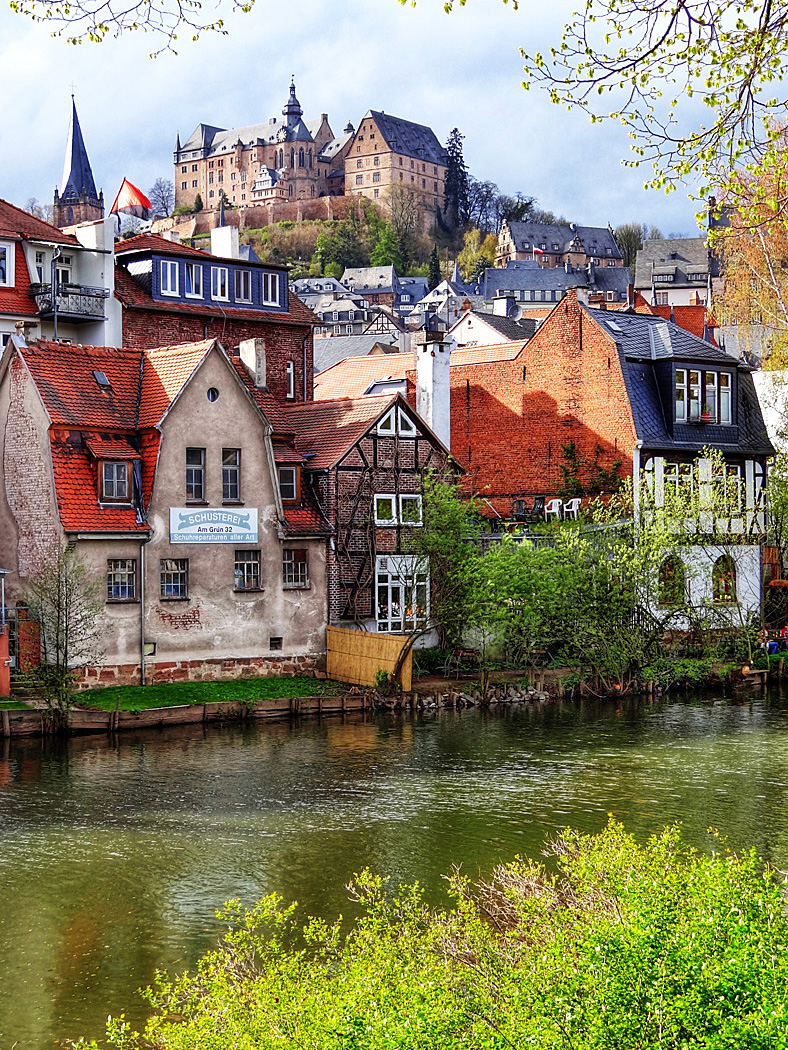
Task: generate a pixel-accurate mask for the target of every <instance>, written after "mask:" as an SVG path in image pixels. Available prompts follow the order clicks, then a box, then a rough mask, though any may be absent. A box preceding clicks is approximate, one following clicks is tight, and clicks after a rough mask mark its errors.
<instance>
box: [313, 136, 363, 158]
mask: <svg viewBox="0 0 788 1050" xmlns="http://www.w3.org/2000/svg"><path fill="white" fill-rule="evenodd" d="M353 134H354V133H350V134H348V135H340V137H339V138H336V139H332V140H331V141H330V142H327V143H326V144H325V146H323V148H322V149H321V150H320V153H319V154H318V156H319V158H320V160H322V161H326V162H328V161H330V160H333V159H334V157H336V155H337V153H339V152H340V151H341V150H342V148H343V147H344V146H346V145H347V144H348V142H350V140H351V139H352V138H353Z"/></svg>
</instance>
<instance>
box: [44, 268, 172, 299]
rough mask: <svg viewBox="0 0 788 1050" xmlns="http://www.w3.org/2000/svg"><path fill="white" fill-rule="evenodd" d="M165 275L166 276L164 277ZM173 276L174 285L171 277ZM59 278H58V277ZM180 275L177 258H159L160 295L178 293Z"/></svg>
mask: <svg viewBox="0 0 788 1050" xmlns="http://www.w3.org/2000/svg"><path fill="white" fill-rule="evenodd" d="M165 275H166V277H165ZM173 276H174V278H175V281H174V286H173V283H172V282H171V278H172V277H173ZM58 279H59V278H58ZM179 289H180V275H179V273H178V260H177V259H159V292H160V294H161V295H169V296H176V295H180V290H179Z"/></svg>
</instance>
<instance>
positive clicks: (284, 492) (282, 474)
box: [279, 467, 298, 503]
mask: <svg viewBox="0 0 788 1050" xmlns="http://www.w3.org/2000/svg"><path fill="white" fill-rule="evenodd" d="M279 495H280V496H281V497H282V502H283V503H296V502H297V501H298V471H297V470H296V468H295V467H280V468H279Z"/></svg>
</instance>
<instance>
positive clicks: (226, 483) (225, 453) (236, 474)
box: [222, 448, 241, 501]
mask: <svg viewBox="0 0 788 1050" xmlns="http://www.w3.org/2000/svg"><path fill="white" fill-rule="evenodd" d="M240 498H241V450H240V449H239V448H223V449H222V499H223V500H232V501H238V500H239V499H240Z"/></svg>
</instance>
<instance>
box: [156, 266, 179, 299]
mask: <svg viewBox="0 0 788 1050" xmlns="http://www.w3.org/2000/svg"><path fill="white" fill-rule="evenodd" d="M160 267H161V271H160V272H161V294H162V295H177V294H178V263H177V261H176V260H175V259H162V261H161V263H160Z"/></svg>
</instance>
